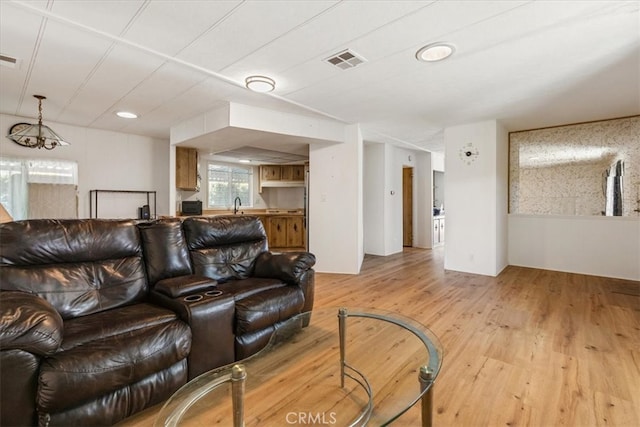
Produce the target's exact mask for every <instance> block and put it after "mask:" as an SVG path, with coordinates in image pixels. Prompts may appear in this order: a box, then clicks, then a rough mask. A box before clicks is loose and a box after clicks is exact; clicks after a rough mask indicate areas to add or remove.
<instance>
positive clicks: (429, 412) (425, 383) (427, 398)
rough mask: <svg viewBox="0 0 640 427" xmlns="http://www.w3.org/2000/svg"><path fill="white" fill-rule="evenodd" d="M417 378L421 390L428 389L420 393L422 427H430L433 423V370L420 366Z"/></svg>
mask: <svg viewBox="0 0 640 427" xmlns="http://www.w3.org/2000/svg"><path fill="white" fill-rule="evenodd" d="M418 380H419V381H420V391H421V392H423V391H424V390H426V389H428V390H427V392H426V393H425V394H423V395H422V408H421V409H422V427H431V426H432V425H433V372H432V371H431V370H430V369H429V368H428V367H427V366H421V367H420V374H419V376H418Z"/></svg>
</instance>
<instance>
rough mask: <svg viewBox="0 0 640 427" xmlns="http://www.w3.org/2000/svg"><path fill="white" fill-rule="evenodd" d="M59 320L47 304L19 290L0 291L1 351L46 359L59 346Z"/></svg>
mask: <svg viewBox="0 0 640 427" xmlns="http://www.w3.org/2000/svg"><path fill="white" fill-rule="evenodd" d="M63 328H64V326H63V322H62V317H60V314H59V313H58V312H57V311H56V309H55V308H53V306H52V305H51V304H49V302H48V301H47V300H45V299H43V298H40V297H38V296H37V295H33V294H28V293H26V292H20V291H2V292H0V348H1V349H2V350H12V349H20V350H24V351H28V352H29V353H33V354H38V355H41V356H46V355H50V354H53V353H55V352H56V351H57V350H58V348H60V344H61V343H62V334H63Z"/></svg>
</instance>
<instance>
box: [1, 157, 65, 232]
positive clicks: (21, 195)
mask: <svg viewBox="0 0 640 427" xmlns="http://www.w3.org/2000/svg"><path fill="white" fill-rule="evenodd" d="M77 186H78V164H77V163H76V162H73V161H68V160H44V159H19V158H6V157H0V203H2V205H3V206H4V208H5V209H6V210H7V212H9V214H10V215H11V217H12V218H13V219H14V220H16V221H17V220H21V219H33V218H77V217H78V198H77Z"/></svg>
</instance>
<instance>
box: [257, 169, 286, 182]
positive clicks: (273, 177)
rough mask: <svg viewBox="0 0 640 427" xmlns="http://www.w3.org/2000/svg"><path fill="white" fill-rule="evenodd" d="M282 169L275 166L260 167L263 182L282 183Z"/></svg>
mask: <svg viewBox="0 0 640 427" xmlns="http://www.w3.org/2000/svg"><path fill="white" fill-rule="evenodd" d="M281 177H282V167H281V166H273V165H264V166H260V179H261V180H262V181H280V178H281Z"/></svg>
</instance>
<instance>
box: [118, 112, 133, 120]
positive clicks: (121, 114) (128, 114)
mask: <svg viewBox="0 0 640 427" xmlns="http://www.w3.org/2000/svg"><path fill="white" fill-rule="evenodd" d="M116 116H118V117H122V118H123V119H137V118H138V115H137V114H136V113H131V112H129V111H118V112H117V113H116Z"/></svg>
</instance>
